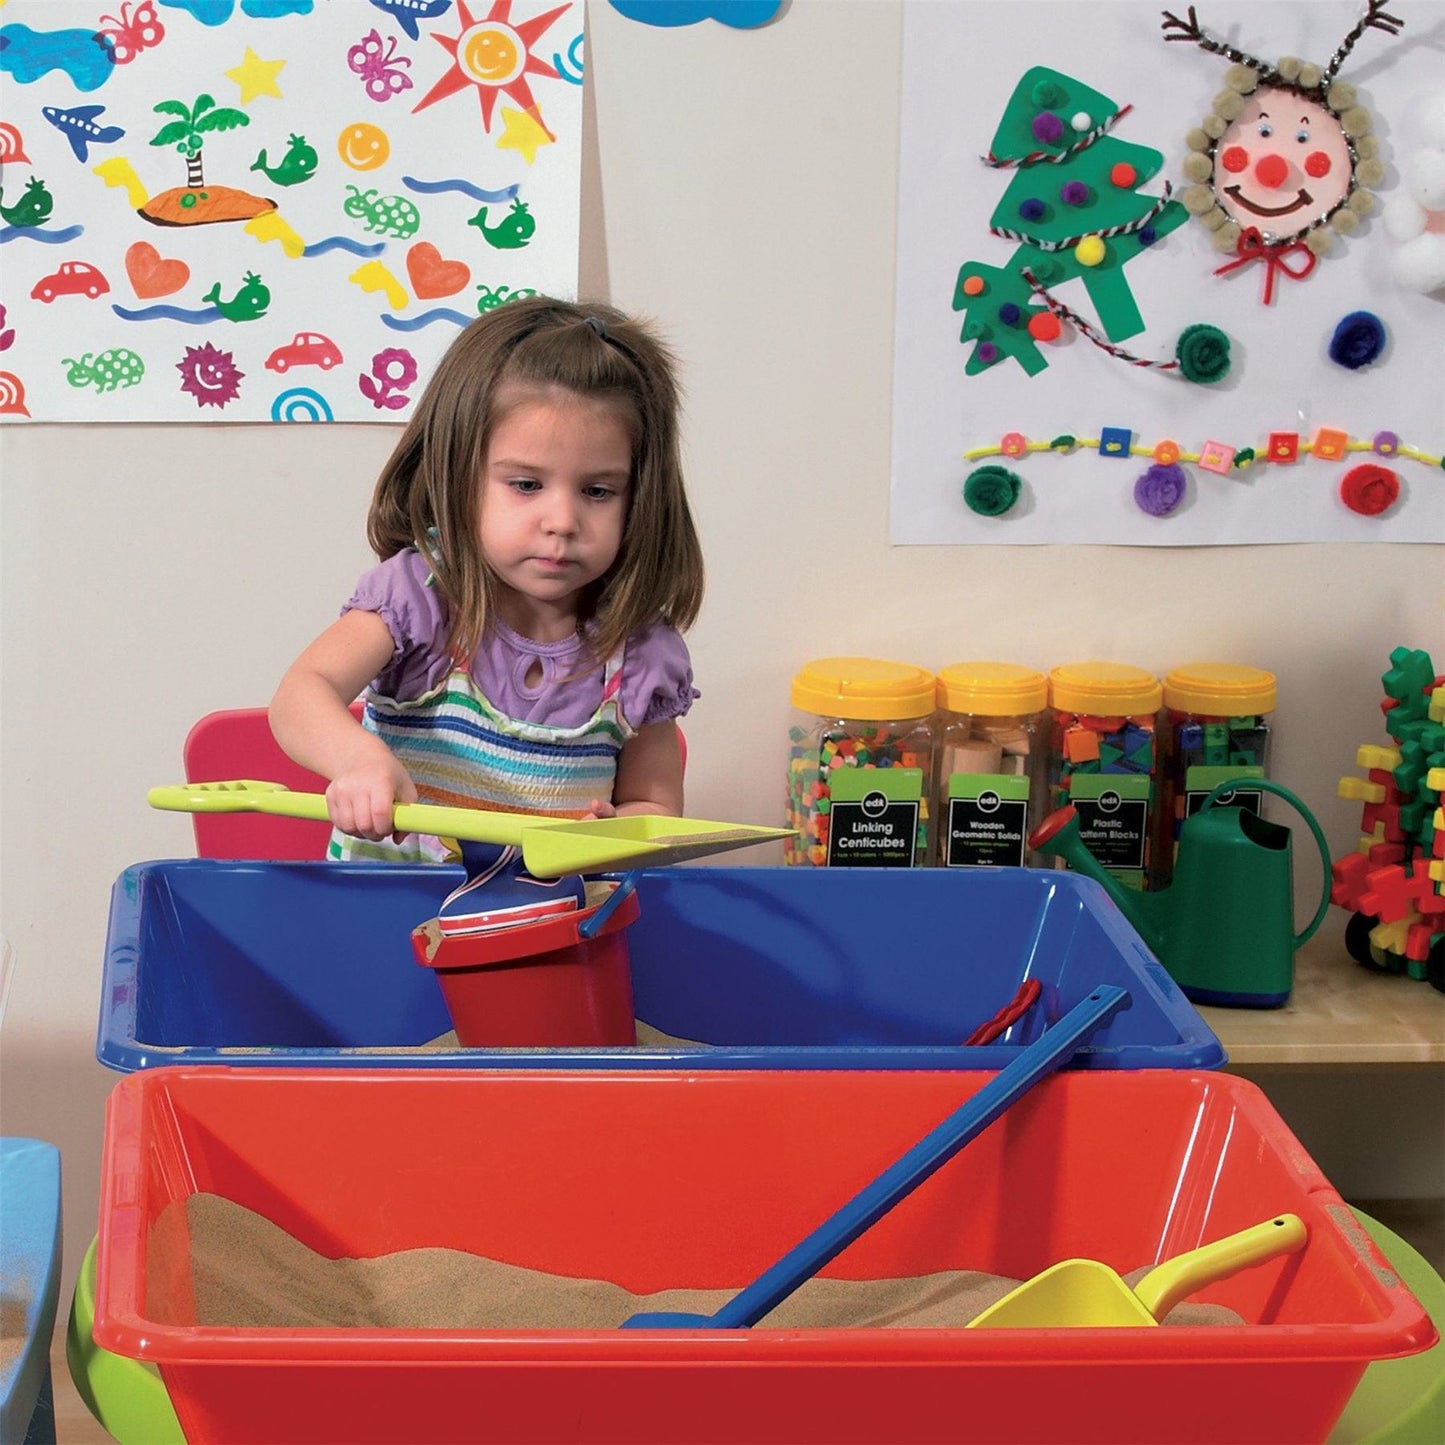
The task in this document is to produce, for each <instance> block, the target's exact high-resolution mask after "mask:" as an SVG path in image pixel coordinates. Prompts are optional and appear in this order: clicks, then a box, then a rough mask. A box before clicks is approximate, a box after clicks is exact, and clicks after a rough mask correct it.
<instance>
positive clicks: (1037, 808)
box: [933, 662, 1049, 868]
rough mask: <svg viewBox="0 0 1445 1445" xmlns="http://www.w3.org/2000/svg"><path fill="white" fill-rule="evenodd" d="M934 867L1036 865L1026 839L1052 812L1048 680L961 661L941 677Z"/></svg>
mask: <svg viewBox="0 0 1445 1445" xmlns="http://www.w3.org/2000/svg"><path fill="white" fill-rule="evenodd" d="M937 696H938V708H939V717H938V743H939V746H938V754H939V761H938V777H937V781H936V783H935V787H934V808H933V816H934V818H935V819H936V820H937V822H936V824H935V829H934V831H935V833H936V836H937V841H936V845H935V848H934V857H935V861H936V862H938V863H939V864H940V865H941V866H942V867H945V868H980V867H987V866H995V865H1001V866H1012V867H1016V868H1017V867H1022V866H1023V865H1024V863H1025V862H1029V863H1037V862H1038V855H1037V854H1036V853H1029V852H1027V851H1026V840H1027V838H1028V835H1029V834H1030V833H1031V832H1032V831H1033V829H1034V827H1035V825H1036V824H1038V823H1039V822H1041V821H1042V819H1043V816H1044V812H1045V811H1046V809H1047V806H1048V793H1047V786H1048V779H1047V773H1046V769H1045V759H1046V752H1045V741H1044V728H1043V721H1044V710H1045V708H1046V706H1047V704H1048V698H1049V684H1048V679H1047V678H1045V676H1044V675H1043V673H1041V672H1035V671H1034V670H1033V669H1032V668H1029V667H1020V666H1018V665H1017V664H1016V663H1011V662H956V663H953V664H952V665H951V666H949V667H945V668H944V669H943V670H942V671H941V672H940V673H939V674H938V692H937Z"/></svg>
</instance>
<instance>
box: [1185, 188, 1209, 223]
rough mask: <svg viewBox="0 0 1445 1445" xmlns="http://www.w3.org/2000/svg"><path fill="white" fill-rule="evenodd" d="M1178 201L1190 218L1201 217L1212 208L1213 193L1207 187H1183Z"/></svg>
mask: <svg viewBox="0 0 1445 1445" xmlns="http://www.w3.org/2000/svg"><path fill="white" fill-rule="evenodd" d="M1179 199H1180V200H1181V201H1182V202H1183V203H1184V209H1185V210H1186V211H1188V212H1189V214H1190V215H1191V216H1202V215H1203V214H1204V213H1205V212H1206V211H1207V210H1210V209H1211V208H1212V207H1213V205H1214V192H1213V191H1211V190H1210V189H1209V187H1208V186H1185V187H1184V189H1183V191H1181V192H1180V194H1179Z"/></svg>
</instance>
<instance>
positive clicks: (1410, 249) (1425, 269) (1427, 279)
mask: <svg viewBox="0 0 1445 1445" xmlns="http://www.w3.org/2000/svg"><path fill="white" fill-rule="evenodd" d="M1390 272H1391V274H1392V275H1393V276H1394V278H1395V280H1396V281H1398V282H1399V283H1400V285H1402V286H1404V287H1405V288H1406V289H1407V290H1410V291H1418V292H1419V293H1420V294H1421V295H1422V296H1423V295H1428V294H1429V293H1430V292H1432V291H1440V290H1442V289H1445V236H1442V235H1440V234H1439V232H1437V231H1426V232H1424V233H1422V234H1421V235H1419V236H1416V237H1415V239H1414V240H1412V241H1407V242H1406V243H1405V244H1404V245H1403V246H1401V247H1400V248H1399V249H1398V250H1397V251H1396V252H1395V254H1394V255H1393V256H1392V257H1391V259H1390Z"/></svg>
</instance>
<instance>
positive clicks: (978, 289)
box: [959, 276, 984, 296]
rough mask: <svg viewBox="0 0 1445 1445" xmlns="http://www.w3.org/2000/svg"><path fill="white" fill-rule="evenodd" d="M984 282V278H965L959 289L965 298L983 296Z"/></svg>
mask: <svg viewBox="0 0 1445 1445" xmlns="http://www.w3.org/2000/svg"><path fill="white" fill-rule="evenodd" d="M983 288H984V280H983V277H982V276H965V277H964V278H963V280H962V282H960V283H959V289H960V290H961V291H962V292H963V294H964V295H965V296H982V295H983Z"/></svg>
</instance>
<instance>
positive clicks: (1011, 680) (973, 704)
mask: <svg viewBox="0 0 1445 1445" xmlns="http://www.w3.org/2000/svg"><path fill="white" fill-rule="evenodd" d="M1048 700H1049V683H1048V679H1047V678H1046V677H1045V676H1044V675H1043V673H1041V672H1035V671H1034V669H1033V668H1031V667H1023V666H1020V664H1018V663H1016V662H955V663H951V664H950V665H949V666H948V667H945V668H943V669H941V670H940V671H939V674H938V705H939V707H941V708H946V709H947V710H948V711H949V712H961V713H969V714H970V715H973V716H977V717H1021V716H1023V714H1025V713H1031V712H1038V711H1039V710H1040V709H1041V708H1042V707H1043V706H1044V704H1045V703H1046V702H1048Z"/></svg>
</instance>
